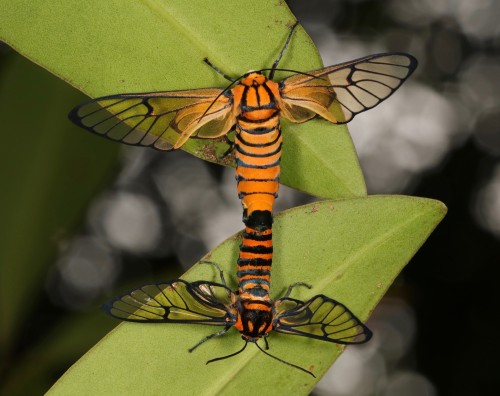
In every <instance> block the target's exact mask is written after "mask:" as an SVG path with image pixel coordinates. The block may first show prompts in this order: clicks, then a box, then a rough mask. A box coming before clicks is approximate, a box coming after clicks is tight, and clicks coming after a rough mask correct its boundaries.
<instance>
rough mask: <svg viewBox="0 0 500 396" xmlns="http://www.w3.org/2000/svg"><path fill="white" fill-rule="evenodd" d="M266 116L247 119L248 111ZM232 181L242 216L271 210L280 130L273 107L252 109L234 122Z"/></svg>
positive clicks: (276, 193) (278, 159)
mask: <svg viewBox="0 0 500 396" xmlns="http://www.w3.org/2000/svg"><path fill="white" fill-rule="evenodd" d="M257 112H265V113H266V114H263V115H269V114H270V117H269V116H268V117H267V118H264V119H263V120H254V119H247V118H245V115H247V116H248V115H250V113H251V114H252V115H253V116H254V117H255V116H256V114H255V113H257ZM235 143H236V163H237V167H236V180H237V181H238V196H239V198H240V199H241V201H242V205H243V209H244V215H243V217H244V219H245V218H247V217H250V216H251V214H252V213H253V212H254V211H269V212H271V213H272V210H273V205H274V200H275V198H276V197H277V196H278V188H279V175H280V159H281V144H282V137H281V130H280V125H279V111H278V110H276V109H264V110H254V111H252V112H248V113H243V114H242V115H241V116H240V117H238V120H237V123H236V140H235Z"/></svg>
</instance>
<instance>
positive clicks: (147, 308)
mask: <svg viewBox="0 0 500 396" xmlns="http://www.w3.org/2000/svg"><path fill="white" fill-rule="evenodd" d="M196 283H197V286H196V289H193V287H192V285H191V284H190V283H188V282H186V281H183V280H181V279H176V280H173V281H168V282H164V283H158V284H152V285H145V286H142V287H140V288H138V289H134V290H131V291H130V292H128V293H126V294H124V295H122V296H119V297H116V298H115V299H113V300H111V301H109V302H108V303H107V304H105V305H103V307H102V309H103V310H104V311H105V312H106V313H108V314H109V315H111V316H113V317H115V318H117V319H121V320H126V321H130V322H164V323H165V322H166V323H194V324H207V325H219V326H228V325H231V324H232V323H234V318H233V314H232V312H231V309H230V307H229V306H227V305H226V301H229V300H228V299H227V297H223V300H222V301H219V300H217V298H218V296H227V295H230V294H231V293H232V292H231V291H230V290H229V289H228V288H227V287H225V286H223V285H219V284H216V283H210V282H207V283H206V284H207V285H208V286H206V287H205V286H203V285H204V284H205V283H204V282H196ZM205 290H208V291H209V292H208V293H205Z"/></svg>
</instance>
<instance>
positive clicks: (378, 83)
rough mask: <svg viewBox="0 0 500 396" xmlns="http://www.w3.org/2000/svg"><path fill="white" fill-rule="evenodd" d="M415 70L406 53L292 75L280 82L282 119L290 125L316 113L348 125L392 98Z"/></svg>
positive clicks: (381, 55)
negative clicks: (286, 120)
mask: <svg viewBox="0 0 500 396" xmlns="http://www.w3.org/2000/svg"><path fill="white" fill-rule="evenodd" d="M416 67H417V60H416V59H415V58H414V57H413V56H411V55H409V54H403V53H385V54H375V55H369V56H366V57H364V58H360V59H356V60H353V61H350V62H346V63H341V64H338V65H334V66H329V67H325V68H322V69H318V70H314V71H311V72H308V73H305V74H295V75H293V76H291V77H288V78H286V79H284V80H283V81H282V82H281V87H282V88H281V99H282V103H283V109H282V112H283V116H284V117H285V118H287V119H289V120H290V121H292V122H305V121H307V120H309V119H311V118H313V117H314V116H316V114H318V115H320V116H321V117H323V118H325V119H327V120H328V121H331V122H333V123H336V124H343V123H346V122H349V121H350V120H352V118H353V117H354V116H355V115H357V114H359V113H362V112H363V111H366V110H368V109H371V108H373V107H375V106H377V105H378V104H379V103H380V102H382V101H383V100H385V99H387V98H388V97H389V96H391V95H392V94H393V93H394V91H396V89H398V88H399V86H400V85H401V84H402V83H403V82H404V81H405V80H406V79H407V78H408V77H409V76H410V75H411V74H412V73H413V71H414V70H415V68H416Z"/></svg>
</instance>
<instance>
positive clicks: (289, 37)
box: [269, 21, 299, 80]
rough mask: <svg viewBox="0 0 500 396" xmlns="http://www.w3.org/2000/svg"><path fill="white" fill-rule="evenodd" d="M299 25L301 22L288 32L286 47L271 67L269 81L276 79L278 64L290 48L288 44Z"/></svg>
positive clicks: (296, 23)
mask: <svg viewBox="0 0 500 396" xmlns="http://www.w3.org/2000/svg"><path fill="white" fill-rule="evenodd" d="M298 25H299V21H297V22H295V24H294V25H293V26H292V27H291V28H290V31H289V32H288V36H287V38H286V41H285V45H284V46H283V48H282V49H281V51H280V53H279V54H278V57H277V58H276V60H275V61H274V63H273V65H272V66H271V72H270V73H269V79H270V80H272V79H273V77H274V72H275V71H276V68H277V67H278V64H279V63H280V60H281V58H282V57H283V54H284V53H285V51H286V49H287V48H288V44H289V43H290V40H291V38H292V34H293V31H294V30H295V28H296V27H297V26H298Z"/></svg>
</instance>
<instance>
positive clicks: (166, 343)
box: [49, 196, 446, 395]
mask: <svg viewBox="0 0 500 396" xmlns="http://www.w3.org/2000/svg"><path fill="white" fill-rule="evenodd" d="M445 213H446V207H445V206H444V205H443V204H442V203H441V202H438V201H434V200H429V199H423V198H413V197H404V196H372V197H367V198H358V199H352V200H343V201H324V202H318V203H314V204H310V205H306V206H303V207H299V208H294V209H291V210H288V211H286V212H283V213H281V214H279V215H278V216H276V219H275V223H274V241H275V242H274V245H275V259H274V266H273V275H272V279H273V283H272V289H271V290H272V294H273V296H274V297H275V298H277V297H280V296H281V295H283V293H284V291H285V289H286V287H287V286H288V285H290V284H291V283H294V282H297V281H303V282H307V283H309V284H312V285H313V289H312V290H307V289H305V288H302V289H299V290H297V291H294V295H292V297H295V298H299V299H302V300H305V299H308V298H310V297H312V296H313V295H317V294H326V295H327V296H329V297H332V298H334V299H336V300H338V301H340V302H342V303H344V304H345V305H346V306H348V307H349V309H351V310H352V311H353V312H354V313H355V314H356V315H357V316H359V317H360V318H361V319H362V320H366V319H367V318H368V316H369V314H370V313H371V311H372V310H373V309H374V307H375V305H376V304H377V302H378V301H379V300H380V299H381V297H382V296H383V295H384V293H385V292H386V290H387V289H388V287H389V286H390V284H391V283H392V281H393V280H394V278H395V277H396V276H397V275H398V273H399V272H400V271H401V269H402V268H403V267H404V265H405V264H406V263H407V262H408V261H409V260H410V258H411V257H412V256H413V254H414V253H415V252H416V251H417V250H418V249H419V247H420V246H421V245H422V243H423V242H424V241H425V240H426V238H427V237H428V236H429V234H430V233H431V232H432V230H433V229H434V228H435V227H436V225H437V224H438V223H439V221H440V220H441V219H442V218H443V216H444V215H445ZM239 243H240V236H239V235H236V236H234V237H232V238H230V239H228V240H227V241H226V242H224V243H222V244H221V245H220V246H219V247H217V248H216V249H215V250H214V251H212V252H211V253H210V254H209V255H208V257H207V258H208V259H210V260H212V261H215V262H217V263H219V264H220V265H221V266H222V267H223V268H224V269H225V271H226V275H228V276H229V278H230V280H231V282H230V284H231V287H233V288H235V287H236V285H235V281H234V278H232V276H233V274H234V270H235V263H236V258H237V256H238V246H239ZM215 272H216V271H215V270H214V268H213V267H211V266H208V265H196V266H195V267H193V268H192V269H191V270H190V271H188V273H187V274H186V276H185V279H187V280H190V281H194V280H200V279H205V280H214V281H218V277H217V274H216V273H215ZM110 320H111V319H110ZM215 331H216V329H215V328H212V327H209V326H201V325H183V324H138V323H124V324H121V325H119V326H118V327H117V328H116V329H114V330H113V331H112V332H110V333H109V334H108V335H107V336H106V337H105V338H104V339H103V340H102V341H101V342H100V343H98V344H97V345H96V346H95V347H94V348H93V349H92V350H90V351H89V352H88V353H87V354H86V355H85V356H83V357H82V358H81V359H80V360H79V361H78V362H77V363H76V364H75V365H74V366H73V367H72V368H71V369H70V370H68V371H67V372H66V374H65V375H64V376H63V377H62V378H61V379H60V380H59V381H58V382H57V383H56V384H55V385H54V386H53V387H52V389H51V391H49V394H50V395H70V394H165V393H166V394H173V395H176V394H195V395H236V394H237V395H256V394H269V393H270V392H271V393H273V394H283V395H289V394H294V395H302V394H303V395H306V394H308V393H309V392H310V391H311V389H312V388H313V386H314V384H315V383H316V382H317V381H318V380H319V378H321V376H322V375H323V374H324V373H325V372H326V370H327V369H328V368H329V366H330V365H331V364H332V363H333V362H334V361H335V359H336V358H337V357H338V355H339V354H340V353H341V352H342V350H343V347H342V346H340V345H336V344H330V343H326V342H322V341H318V340H312V339H308V338H303V337H292V336H288V335H284V334H278V333H272V334H271V336H270V337H269V344H270V346H271V352H272V353H273V354H274V355H276V356H278V357H280V358H282V359H285V360H287V361H289V362H292V363H294V364H298V365H300V366H302V367H305V368H307V369H309V370H312V371H313V372H314V373H315V374H316V376H317V377H318V378H317V379H313V378H312V377H310V376H308V375H307V374H304V373H301V372H299V371H297V370H296V369H293V368H291V367H289V366H286V365H284V364H282V363H280V362H277V361H275V360H273V359H270V358H269V357H267V356H265V355H264V354H262V353H261V352H260V351H258V350H257V348H256V347H254V346H253V345H249V346H248V347H247V349H246V350H245V351H244V352H243V353H241V354H240V355H238V356H235V357H232V358H230V359H228V360H224V361H220V362H215V363H212V364H210V365H205V362H206V361H207V360H208V359H212V358H215V357H219V356H223V355H227V354H229V353H231V352H234V351H236V350H238V349H239V348H241V346H242V340H241V337H240V336H239V335H238V333H237V331H236V330H234V329H232V330H231V331H229V333H228V334H226V335H224V336H221V337H217V338H216V339H213V340H210V341H208V342H207V343H206V344H204V345H202V346H200V347H199V348H198V349H197V350H196V351H194V352H193V353H188V352H187V349H188V348H189V347H191V346H193V345H194V344H196V342H198V341H199V340H200V339H201V338H203V337H204V336H206V335H208V334H211V333H213V332H215ZM351 348H356V346H352V347H351ZM271 373H272V375H271Z"/></svg>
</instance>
